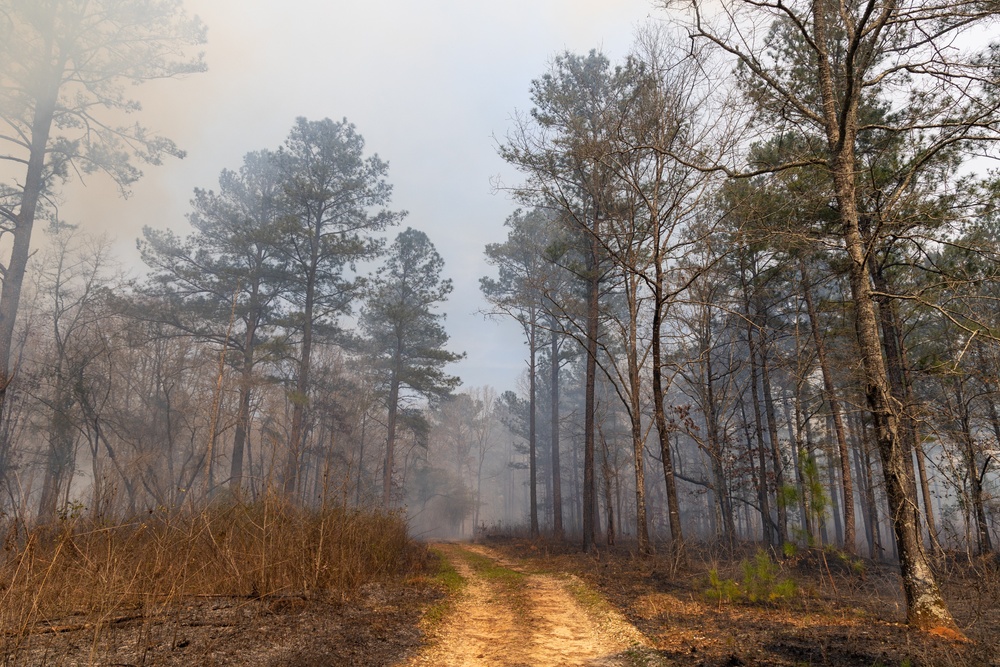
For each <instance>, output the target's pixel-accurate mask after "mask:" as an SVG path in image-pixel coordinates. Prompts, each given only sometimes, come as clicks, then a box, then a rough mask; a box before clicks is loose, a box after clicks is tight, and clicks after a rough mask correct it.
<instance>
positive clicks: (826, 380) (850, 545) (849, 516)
mask: <svg viewBox="0 0 1000 667" xmlns="http://www.w3.org/2000/svg"><path fill="white" fill-rule="evenodd" d="M799 272H800V273H801V275H802V294H803V296H804V297H805V301H806V309H807V311H808V313H809V328H810V329H811V330H812V336H813V342H814V343H815V345H816V358H817V361H818V362H819V367H820V372H821V374H822V375H823V394H824V397H825V398H826V404H827V405H828V406H829V407H830V414H831V418H832V419H833V427H834V432H835V433H836V435H837V451H838V453H839V455H840V484H841V489H840V491H841V495H842V497H843V499H844V508H843V509H844V513H843V516H844V545H843V546H844V550H845V551H847V552H848V553H852V554H853V553H855V550H856V549H857V545H856V541H857V537H856V533H855V530H856V529H855V525H854V524H855V520H854V484H853V481H852V479H851V461H850V459H851V457H850V452H849V451H848V448H847V436H846V434H845V431H844V419H843V416H842V414H841V409H840V401H839V400H838V398H837V392H836V390H835V389H834V384H833V374H832V373H831V372H830V365H829V363H828V362H827V357H826V345H825V343H824V342H823V336H822V335H821V334H820V331H819V317H818V315H817V312H816V305H815V303H814V301H813V295H812V285H811V283H810V281H809V276H808V273H807V272H806V266H805V262H804V261H802V260H800V261H799Z"/></svg>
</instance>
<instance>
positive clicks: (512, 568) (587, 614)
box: [406, 544, 657, 667]
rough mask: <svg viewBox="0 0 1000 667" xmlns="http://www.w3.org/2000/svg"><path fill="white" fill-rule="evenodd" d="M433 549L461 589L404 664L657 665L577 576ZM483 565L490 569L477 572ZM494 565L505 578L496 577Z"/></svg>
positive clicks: (465, 549)
mask: <svg viewBox="0 0 1000 667" xmlns="http://www.w3.org/2000/svg"><path fill="white" fill-rule="evenodd" d="M435 548H436V549H438V550H439V551H440V552H441V553H442V554H443V555H444V556H445V557H446V558H447V559H448V561H449V562H450V563H451V564H452V566H453V567H454V568H455V569H456V570H457V572H458V573H459V575H461V577H462V578H463V579H464V580H465V587H464V589H463V590H462V593H461V594H460V596H459V597H458V599H457V600H455V601H454V606H453V608H452V609H451V611H450V613H449V614H448V615H447V616H446V617H445V619H444V620H443V622H442V624H441V625H440V626H439V627H437V628H435V629H434V630H433V638H432V641H431V642H430V644H429V645H428V647H427V648H426V649H425V650H424V651H422V652H421V653H420V654H419V655H417V656H415V657H414V658H412V659H411V660H410V661H409V662H408V663H406V667H419V666H422V665H435V666H440V667H473V666H480V665H482V666H487V665H488V666H490V667H494V666H496V667H527V666H531V667H562V666H564V665H565V666H569V665H573V666H584V665H586V666H593V667H598V666H599V667H617V666H620V665H645V664H657V663H656V662H650V660H652V656H650V655H647V653H648V651H647V649H646V647H645V646H644V645H643V644H644V640H643V638H642V635H641V634H640V633H639V632H638V631H637V630H636V629H635V628H634V627H633V626H631V625H630V624H629V623H628V622H626V621H625V620H624V619H623V618H622V617H621V616H620V615H619V614H617V613H616V612H614V611H613V610H612V609H611V608H610V607H609V606H607V605H606V604H604V603H603V600H601V599H600V598H599V597H598V596H596V594H594V593H592V592H588V591H587V590H586V589H585V588H584V587H583V584H582V582H580V580H579V579H575V578H573V577H567V576H562V575H560V576H556V575H551V574H544V573H539V572H527V571H525V570H524V569H523V568H522V567H521V566H518V565H516V564H514V563H512V562H509V561H507V560H505V559H503V558H502V557H501V556H500V555H499V554H498V553H496V552H495V551H493V550H491V549H489V548H487V547H484V546H481V545H471V544H462V545H459V544H441V545H436V547H435ZM470 554H471V556H470ZM476 557H478V558H476ZM470 561H471V562H470ZM484 562H488V563H490V565H489V568H493V569H491V570H490V571H489V572H486V573H485V574H484V572H483V570H484V568H483V563H484ZM474 565H475V566H474ZM496 568H502V569H505V570H507V571H508V572H507V573H506V574H507V576H504V574H505V573H503V572H501V573H500V576H497V574H496Z"/></svg>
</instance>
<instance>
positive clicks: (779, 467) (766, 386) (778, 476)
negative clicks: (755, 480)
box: [760, 332, 788, 546]
mask: <svg viewBox="0 0 1000 667" xmlns="http://www.w3.org/2000/svg"><path fill="white" fill-rule="evenodd" d="M761 337H762V338H763V332H761ZM769 368H770V364H769V363H768V362H767V344H766V342H765V341H763V340H762V345H761V347H760V378H761V389H762V390H763V392H764V414H765V416H766V417H767V437H768V440H770V441H771V466H772V467H773V468H774V488H775V492H774V501H775V504H776V505H777V507H778V545H779V546H781V545H784V544H785V542H787V541H788V508H787V507H786V506H785V497H784V493H785V472H784V468H785V462H784V461H783V460H782V456H781V441H780V440H778V422H777V418H776V417H775V414H774V398H773V396H772V395H771V374H770V371H769Z"/></svg>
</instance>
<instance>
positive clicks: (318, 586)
mask: <svg viewBox="0 0 1000 667" xmlns="http://www.w3.org/2000/svg"><path fill="white" fill-rule="evenodd" d="M0 530H2V540H3V547H4V548H3V553H2V555H0V581H2V582H3V583H2V586H0V637H3V638H4V639H3V647H2V651H3V655H4V656H7V657H6V658H5V659H6V660H11V659H14V658H16V657H17V653H18V647H19V646H20V645H21V644H23V643H24V642H26V641H28V639H29V638H30V637H31V635H33V634H37V633H58V632H64V631H70V630H73V629H80V628H85V629H89V630H91V631H92V635H93V637H94V638H95V641H96V638H97V637H99V636H100V634H101V633H102V631H103V630H106V629H107V628H108V627H110V626H112V625H114V624H118V623H121V622H122V621H123V620H127V621H130V622H134V621H142V620H143V619H146V620H152V619H154V618H157V617H160V616H164V615H170V614H175V613H177V609H178V608H179V607H181V606H183V605H184V604H185V603H188V602H189V601H190V600H192V599H197V598H217V599H220V600H222V599H247V600H281V599H287V600H295V599H301V600H326V601H337V600H341V599H345V598H349V597H351V596H353V595H355V594H356V593H357V592H358V591H359V590H360V589H361V588H362V587H363V586H365V585H367V584H370V583H372V582H378V581H384V580H388V579H394V578H398V577H400V576H401V575H404V574H405V573H406V572H409V571H412V570H414V569H415V568H419V567H420V566H421V562H422V560H421V559H422V556H421V552H422V549H420V548H419V547H417V546H415V545H414V544H413V543H412V542H410V541H409V539H408V538H407V535H406V526H405V523H404V522H403V520H402V518H401V517H400V516H399V515H398V514H385V513H381V512H377V511H361V510H356V509H352V508H345V507H343V506H327V507H320V508H317V509H307V508H302V507H300V506H297V505H294V504H291V503H289V502H287V500H286V499H284V498H283V497H282V496H280V495H277V494H267V495H266V496H264V497H263V498H261V499H260V500H259V501H257V502H253V503H239V502H229V503H219V504H214V505H211V506H210V507H208V508H207V509H204V510H202V511H191V512H185V511H168V510H166V509H162V510H154V511H150V512H146V513H143V514H141V515H138V516H133V517H127V518H121V519H116V518H94V517H91V516H90V515H88V514H82V515H79V516H64V517H62V518H60V519H59V520H57V521H55V522H53V523H50V524H43V525H34V526H32V525H25V524H23V523H21V522H18V521H11V520H7V521H5V522H4V523H3V524H2V526H0ZM15 662H16V660H15ZM5 664H6V663H5Z"/></svg>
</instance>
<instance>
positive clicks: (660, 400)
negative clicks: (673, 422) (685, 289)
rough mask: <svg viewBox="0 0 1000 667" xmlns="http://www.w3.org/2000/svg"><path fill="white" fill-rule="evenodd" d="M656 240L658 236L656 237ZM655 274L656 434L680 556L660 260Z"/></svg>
mask: <svg viewBox="0 0 1000 667" xmlns="http://www.w3.org/2000/svg"><path fill="white" fill-rule="evenodd" d="M657 238H659V237H658V236H657ZM657 255H659V242H657ZM654 271H655V276H654V283H653V285H654V293H653V323H652V324H653V331H652V337H653V340H652V350H651V354H652V357H653V364H652V370H653V422H654V424H655V425H656V433H657V436H658V437H659V440H660V460H661V461H662V462H663V480H664V482H665V483H666V488H667V513H668V516H669V519H670V539H671V541H672V547H671V548H672V549H673V550H674V553H675V554H676V555H678V556H679V555H680V554H681V553H682V552H683V546H684V535H683V533H682V531H681V513H680V504H679V503H678V500H677V480H676V479H674V463H673V456H672V452H671V451H670V427H669V426H668V425H667V417H666V414H665V413H664V409H665V408H664V401H665V400H666V398H665V391H664V382H663V356H662V355H663V352H662V348H661V346H662V342H661V341H660V332H661V330H662V326H663V311H664V309H665V308H666V304H665V303H664V297H663V266H662V261H661V260H660V259H659V258H657V260H656V261H655V262H654Z"/></svg>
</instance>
